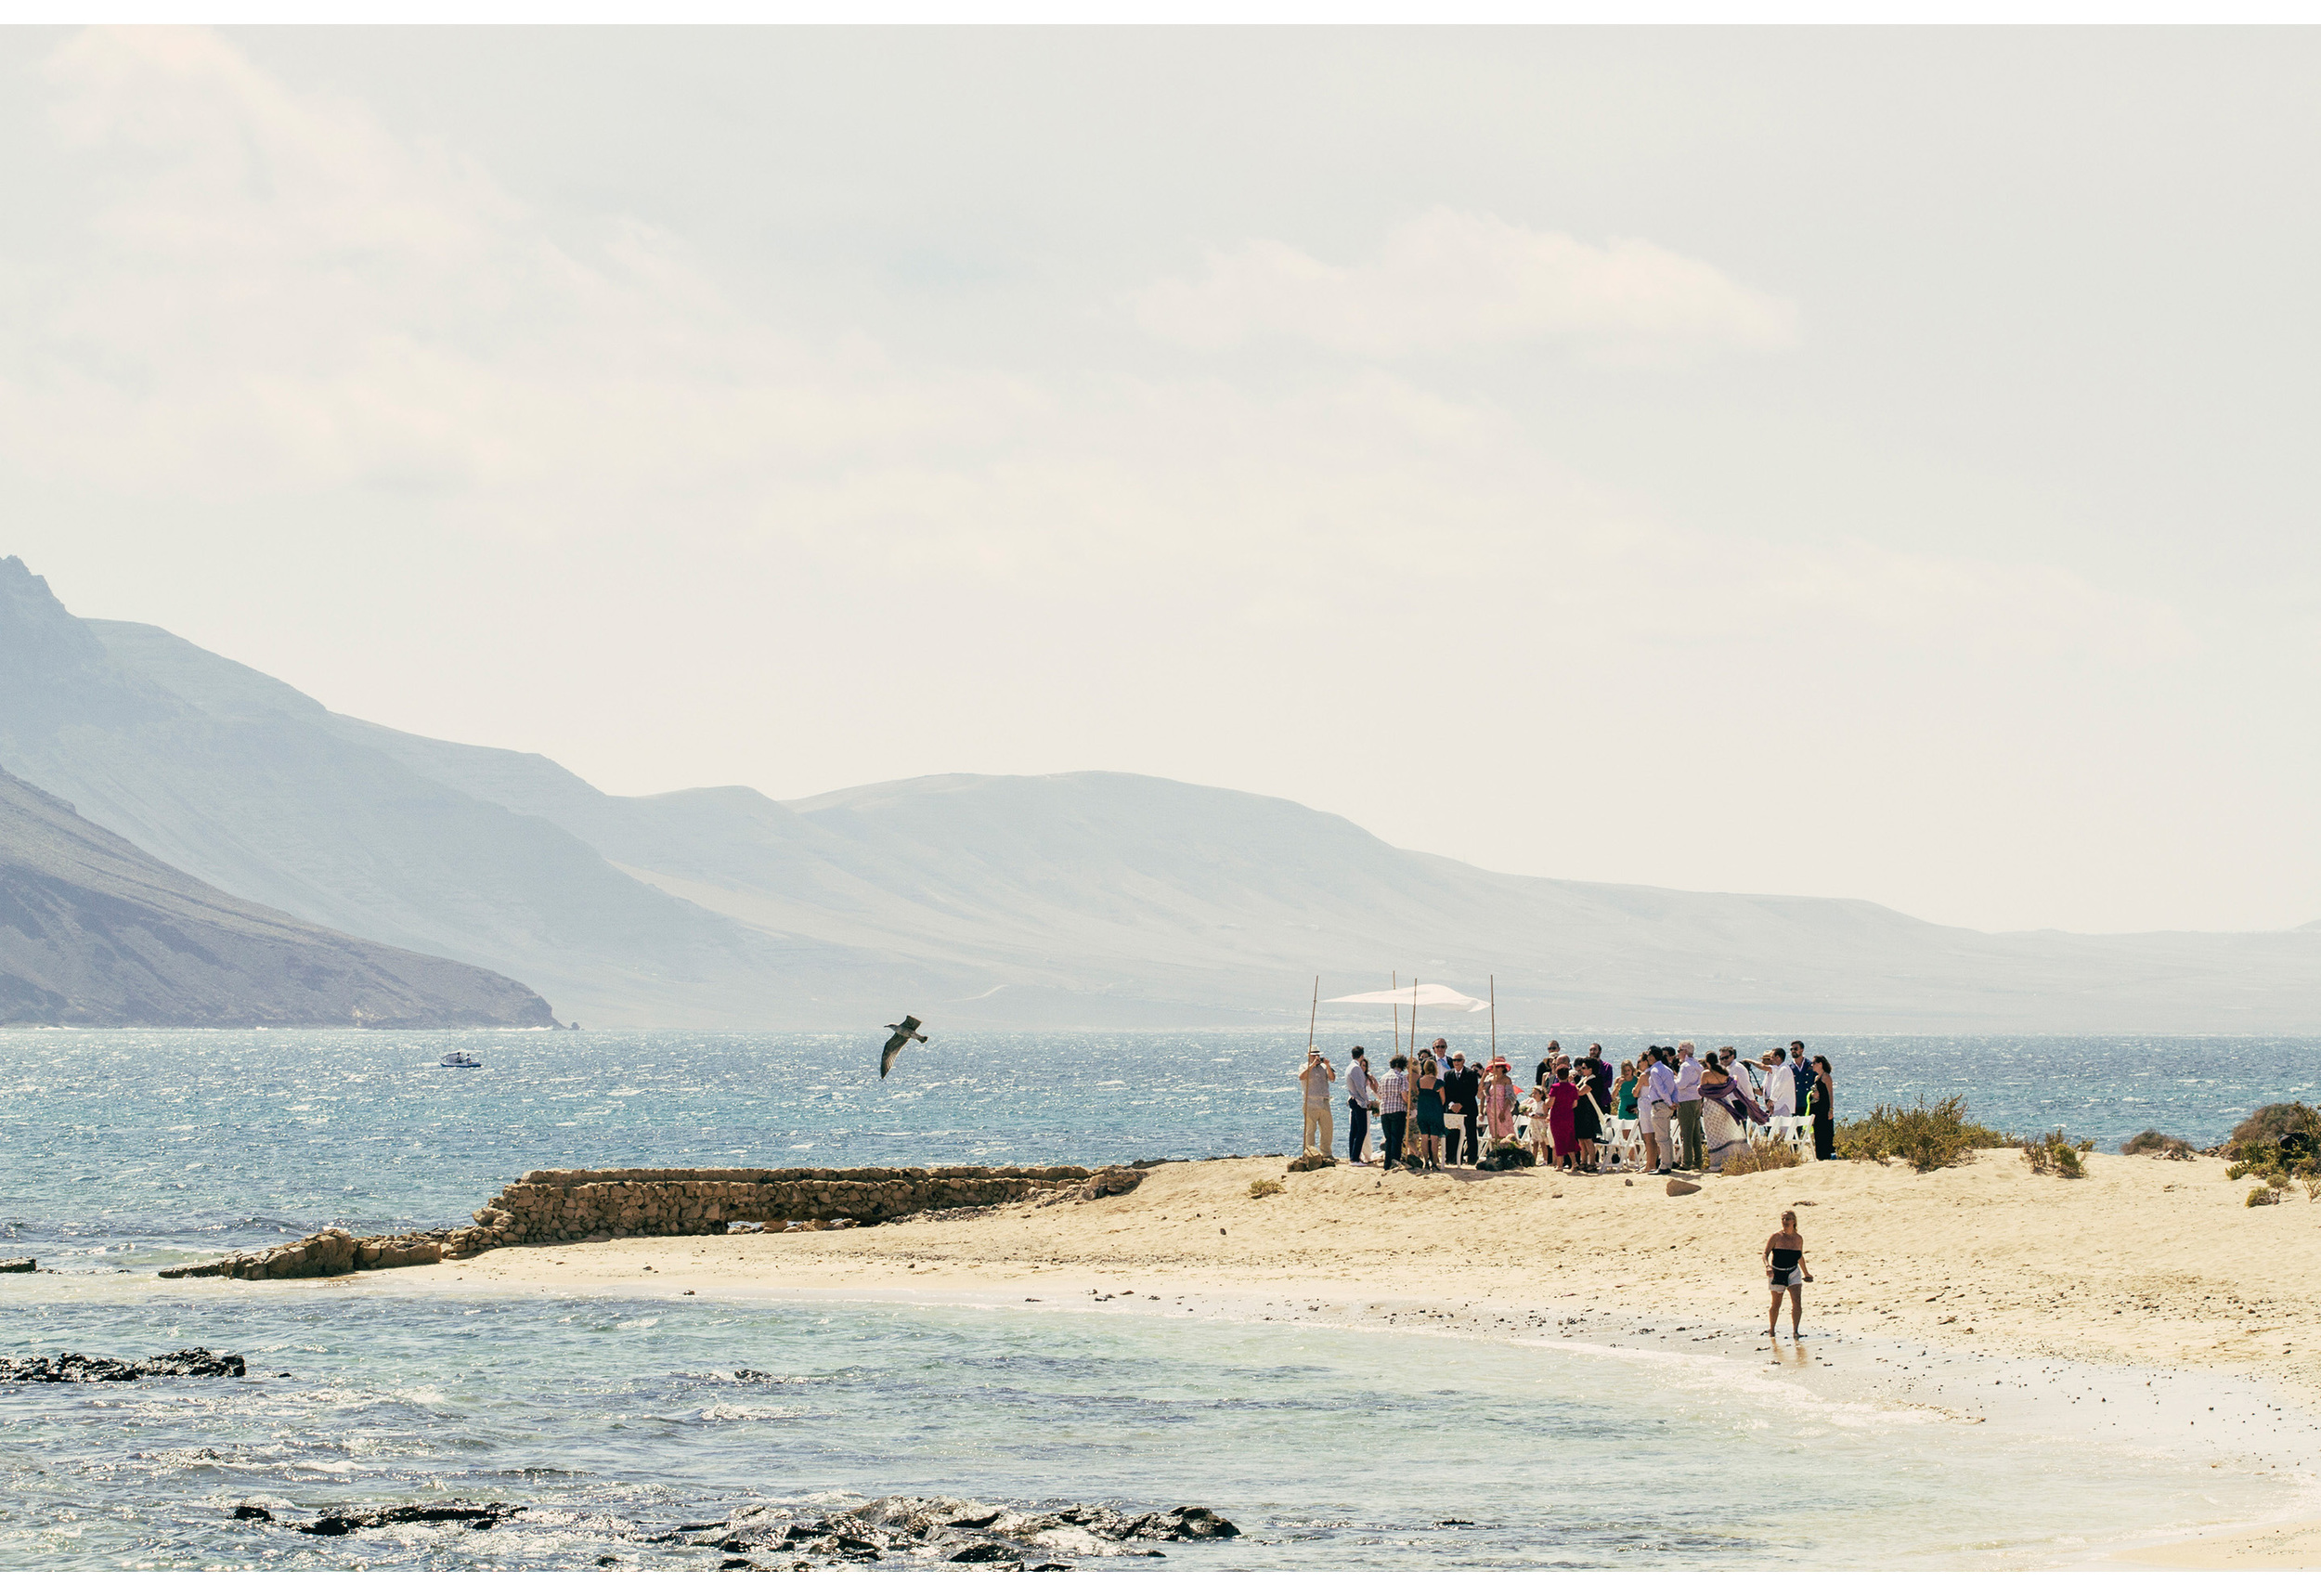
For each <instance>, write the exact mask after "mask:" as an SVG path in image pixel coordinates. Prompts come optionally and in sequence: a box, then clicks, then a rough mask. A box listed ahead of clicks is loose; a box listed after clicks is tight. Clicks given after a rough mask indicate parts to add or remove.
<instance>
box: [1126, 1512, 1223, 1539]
mask: <svg viewBox="0 0 2321 1596" xmlns="http://www.w3.org/2000/svg"><path fill="white" fill-rule="evenodd" d="M1133 1533H1134V1534H1135V1535H1137V1536H1139V1537H1141V1538H1145V1539H1148V1540H1231V1539H1233V1538H1235V1537H1236V1536H1238V1535H1239V1534H1240V1533H1241V1531H1240V1527H1239V1526H1238V1525H1236V1524H1235V1523H1234V1522H1233V1521H1232V1520H1231V1519H1228V1518H1224V1517H1221V1516H1219V1515H1218V1514H1216V1513H1213V1512H1210V1511H1209V1510H1208V1509H1207V1508H1205V1507H1181V1508H1172V1509H1170V1510H1169V1511H1168V1512H1156V1513H1147V1514H1146V1515H1145V1516H1144V1517H1143V1518H1140V1519H1138V1520H1137V1521H1136V1528H1135V1531H1134V1532H1133Z"/></svg>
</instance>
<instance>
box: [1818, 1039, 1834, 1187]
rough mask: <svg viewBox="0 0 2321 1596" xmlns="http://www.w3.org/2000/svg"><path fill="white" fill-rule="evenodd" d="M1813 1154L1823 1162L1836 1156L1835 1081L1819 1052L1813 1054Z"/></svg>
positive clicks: (1827, 1059) (1825, 1059) (1827, 1064)
mask: <svg viewBox="0 0 2321 1596" xmlns="http://www.w3.org/2000/svg"><path fill="white" fill-rule="evenodd" d="M1813 1156H1814V1157H1815V1158H1816V1159H1818V1160H1820V1161H1823V1162H1827V1161H1829V1160H1831V1159H1834V1158H1835V1157H1836V1156H1837V1083H1836V1082H1835V1081H1833V1080H1831V1079H1830V1073H1829V1058H1827V1056H1825V1055H1823V1054H1820V1053H1816V1054H1815V1055H1814V1056H1813Z"/></svg>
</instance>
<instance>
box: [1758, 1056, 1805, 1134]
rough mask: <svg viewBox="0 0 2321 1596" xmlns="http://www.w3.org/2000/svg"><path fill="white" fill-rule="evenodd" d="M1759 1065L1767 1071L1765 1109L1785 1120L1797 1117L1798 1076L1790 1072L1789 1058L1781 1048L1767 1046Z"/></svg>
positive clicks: (1759, 1067)
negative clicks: (1784, 1056) (1783, 1055)
mask: <svg viewBox="0 0 2321 1596" xmlns="http://www.w3.org/2000/svg"><path fill="white" fill-rule="evenodd" d="M1757 1068H1758V1069H1759V1070H1763V1071H1764V1073H1765V1099H1766V1109H1765V1111H1766V1112H1767V1113H1769V1114H1773V1115H1776V1116H1778V1117H1780V1118H1782V1119H1784V1120H1786V1119H1794V1118H1796V1112H1797V1078H1796V1076H1795V1075H1792V1074H1791V1073H1790V1072H1789V1060H1788V1059H1786V1058H1783V1057H1782V1056H1781V1049H1780V1048H1778V1047H1769V1048H1767V1049H1766V1050H1765V1057H1764V1058H1760V1059H1758V1060H1757Z"/></svg>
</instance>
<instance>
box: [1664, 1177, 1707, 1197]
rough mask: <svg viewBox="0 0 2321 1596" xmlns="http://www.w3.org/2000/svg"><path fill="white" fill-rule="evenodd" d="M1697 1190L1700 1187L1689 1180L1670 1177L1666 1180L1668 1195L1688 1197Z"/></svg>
mask: <svg viewBox="0 0 2321 1596" xmlns="http://www.w3.org/2000/svg"><path fill="white" fill-rule="evenodd" d="M1698 1190H1700V1187H1699V1186H1697V1185H1696V1184H1694V1183H1693V1182H1692V1181H1689V1180H1675V1179H1671V1180H1670V1181H1669V1182H1668V1195H1669V1196H1670V1197H1690V1196H1692V1194H1693V1193H1694V1192H1696V1191H1698Z"/></svg>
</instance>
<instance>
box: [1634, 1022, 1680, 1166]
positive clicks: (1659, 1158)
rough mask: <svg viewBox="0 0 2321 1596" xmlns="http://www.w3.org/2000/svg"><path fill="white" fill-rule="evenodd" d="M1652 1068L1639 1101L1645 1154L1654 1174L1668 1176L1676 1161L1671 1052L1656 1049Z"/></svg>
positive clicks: (1674, 1089) (1674, 1074)
mask: <svg viewBox="0 0 2321 1596" xmlns="http://www.w3.org/2000/svg"><path fill="white" fill-rule="evenodd" d="M1650 1057H1651V1058H1652V1065H1651V1067H1650V1068H1649V1069H1647V1070H1645V1071H1644V1089H1643V1091H1642V1092H1641V1093H1640V1094H1639V1096H1638V1101H1639V1102H1640V1105H1641V1106H1642V1109H1643V1113H1644V1145H1645V1150H1646V1151H1647V1152H1649V1153H1650V1154H1651V1155H1652V1161H1653V1174H1667V1173H1668V1166H1669V1165H1670V1164H1672V1163H1674V1162H1675V1161H1676V1151H1677V1148H1676V1118H1677V1072H1676V1071H1675V1070H1671V1069H1670V1068H1668V1050H1667V1049H1666V1047H1661V1046H1658V1045H1654V1046H1653V1048H1652V1050H1651V1053H1650Z"/></svg>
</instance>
